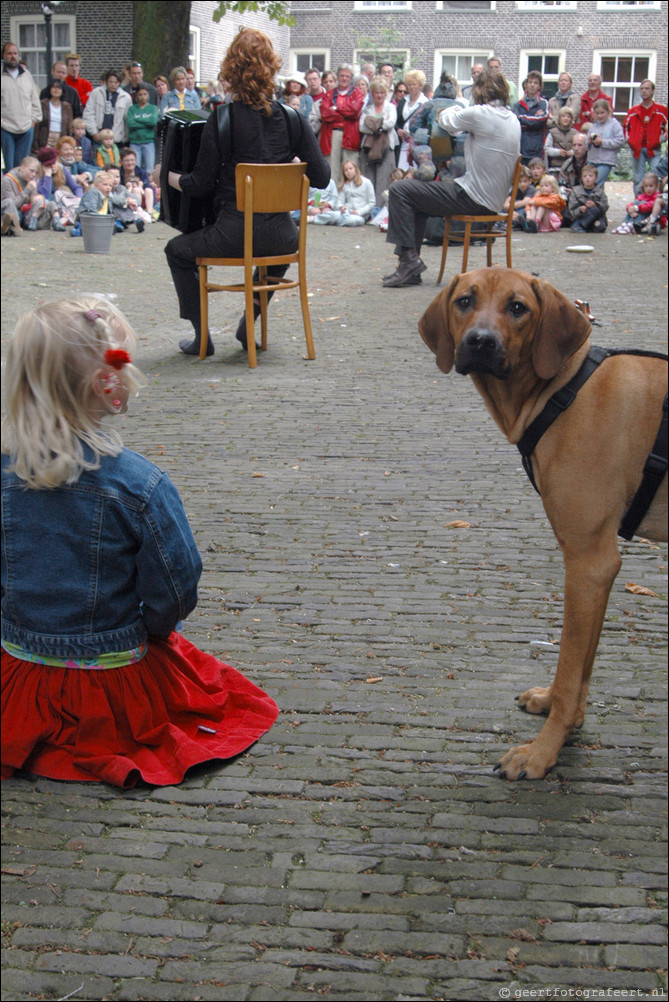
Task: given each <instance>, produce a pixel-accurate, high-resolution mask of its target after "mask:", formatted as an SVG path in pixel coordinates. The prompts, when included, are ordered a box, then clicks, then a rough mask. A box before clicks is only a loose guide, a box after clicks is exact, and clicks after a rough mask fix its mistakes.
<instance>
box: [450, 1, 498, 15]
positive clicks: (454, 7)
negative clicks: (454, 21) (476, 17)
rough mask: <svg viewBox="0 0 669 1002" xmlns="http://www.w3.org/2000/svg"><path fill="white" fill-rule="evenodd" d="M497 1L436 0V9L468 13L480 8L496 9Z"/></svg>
mask: <svg viewBox="0 0 669 1002" xmlns="http://www.w3.org/2000/svg"><path fill="white" fill-rule="evenodd" d="M496 9H497V3H496V2H495V0H492V2H486V0H471V3H469V2H467V0H465V2H464V3H461V2H460V0H437V10H447V11H449V12H451V13H455V11H458V10H459V11H462V13H464V14H470V13H471V12H472V11H480V10H496Z"/></svg>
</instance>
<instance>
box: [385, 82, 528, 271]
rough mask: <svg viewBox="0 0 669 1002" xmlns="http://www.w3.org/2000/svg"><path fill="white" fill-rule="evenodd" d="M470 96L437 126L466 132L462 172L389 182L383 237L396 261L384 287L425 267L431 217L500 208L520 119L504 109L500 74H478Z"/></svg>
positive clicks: (504, 89) (515, 152)
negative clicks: (438, 178)
mask: <svg viewBox="0 0 669 1002" xmlns="http://www.w3.org/2000/svg"><path fill="white" fill-rule="evenodd" d="M472 100H473V102H474V103H473V104H472V105H471V106H470V107H468V108H461V107H458V106H457V105H453V106H452V107H451V108H446V109H445V110H444V111H442V112H441V114H440V115H439V125H440V126H441V128H442V129H445V130H446V131H447V132H448V133H449V134H450V135H457V134H458V133H459V132H461V131H463V130H464V131H466V132H467V133H468V135H467V138H466V140H465V158H466V162H467V170H466V172H465V174H464V175H463V176H462V177H459V178H457V179H451V178H446V179H445V180H443V181H434V182H433V181H419V180H415V181H407V180H403V181H402V183H401V184H393V185H391V186H390V193H389V197H388V212H389V220H388V236H387V239H388V240H389V241H390V242H391V243H394V244H395V253H396V254H398V255H399V264H398V267H397V270H396V271H395V272H394V273H393V274H392V275H388V276H386V278H384V280H383V285H384V287H385V288H388V289H397V288H402V287H404V286H406V285H416V284H418V283H419V282H420V274H421V272H423V271H425V269H426V265H425V264H423V262H422V261H421V259H420V257H419V250H420V246H421V244H422V242H423V236H424V234H425V226H426V223H427V220H428V219H429V217H430V216H450V215H458V214H461V213H465V214H467V215H476V216H484V215H489V214H490V213H491V212H500V211H501V210H502V206H503V205H504V199H505V198H506V196H507V194H508V191H509V187H510V185H511V179H512V177H513V172H514V169H515V166H516V160H517V159H518V156H519V153H520V123H519V121H518V119H517V118H516V116H515V115H514V113H513V112H512V111H511V109H510V108H508V107H507V104H508V100H509V89H508V86H507V83H506V80H505V79H504V77H503V76H502V75H501V74H500V73H494V72H490V71H484V72H483V73H481V74H480V76H479V77H478V78H477V80H476V81H475V83H474V84H473V86H472Z"/></svg>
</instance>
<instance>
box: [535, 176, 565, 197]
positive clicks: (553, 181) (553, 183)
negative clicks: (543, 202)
mask: <svg viewBox="0 0 669 1002" xmlns="http://www.w3.org/2000/svg"><path fill="white" fill-rule="evenodd" d="M537 183H538V186H539V188H540V187H541V185H542V184H547V185H548V187H549V188H550V189H551V191H552V192H553V194H554V195H559V194H560V185H559V184H558V181H557V178H556V177H554V175H553V174H544V176H543V177H542V178H539V181H538V182H537Z"/></svg>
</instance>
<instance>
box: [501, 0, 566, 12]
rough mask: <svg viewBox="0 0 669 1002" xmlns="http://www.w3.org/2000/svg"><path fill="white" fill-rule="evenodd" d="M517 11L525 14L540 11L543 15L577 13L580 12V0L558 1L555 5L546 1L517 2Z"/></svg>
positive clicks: (526, 0) (521, 0)
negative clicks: (555, 12)
mask: <svg viewBox="0 0 669 1002" xmlns="http://www.w3.org/2000/svg"><path fill="white" fill-rule="evenodd" d="M516 10H522V11H523V13H525V12H529V13H531V12H532V11H538V12H539V13H541V14H549V13H553V12H554V11H560V12H568V11H575V10H578V0H556V2H555V3H547V2H546V0H516Z"/></svg>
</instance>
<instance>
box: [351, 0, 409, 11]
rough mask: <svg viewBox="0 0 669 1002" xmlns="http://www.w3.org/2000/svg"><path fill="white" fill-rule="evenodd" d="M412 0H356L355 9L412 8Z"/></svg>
mask: <svg viewBox="0 0 669 1002" xmlns="http://www.w3.org/2000/svg"><path fill="white" fill-rule="evenodd" d="M411 7H412V4H411V0H378V2H375V0H355V4H354V7H353V9H354V10H362V11H365V10H367V11H373V12H374V13H376V12H377V11H379V10H411Z"/></svg>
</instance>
